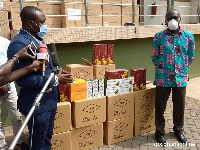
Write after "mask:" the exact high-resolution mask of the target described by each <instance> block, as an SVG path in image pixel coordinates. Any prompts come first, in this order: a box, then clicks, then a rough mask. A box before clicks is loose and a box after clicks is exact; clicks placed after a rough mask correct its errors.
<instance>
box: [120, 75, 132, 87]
mask: <svg viewBox="0 0 200 150" xmlns="http://www.w3.org/2000/svg"><path fill="white" fill-rule="evenodd" d="M133 84H134V77H128V78H123V79H121V80H120V86H121V87H126V86H132V87H133Z"/></svg>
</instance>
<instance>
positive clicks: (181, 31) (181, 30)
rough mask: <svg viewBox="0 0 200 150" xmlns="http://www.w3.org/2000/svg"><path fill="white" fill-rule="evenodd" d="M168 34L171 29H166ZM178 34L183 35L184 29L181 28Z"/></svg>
mask: <svg viewBox="0 0 200 150" xmlns="http://www.w3.org/2000/svg"><path fill="white" fill-rule="evenodd" d="M166 33H167V34H169V33H170V29H169V28H167V29H166ZM178 33H181V34H182V33H183V29H182V28H181V27H180V28H179V31H178Z"/></svg>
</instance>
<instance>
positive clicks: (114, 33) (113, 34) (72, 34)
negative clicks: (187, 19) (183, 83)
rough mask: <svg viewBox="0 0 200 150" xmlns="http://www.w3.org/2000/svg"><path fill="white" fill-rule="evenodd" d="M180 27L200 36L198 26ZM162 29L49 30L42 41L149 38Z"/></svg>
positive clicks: (163, 27)
mask: <svg viewBox="0 0 200 150" xmlns="http://www.w3.org/2000/svg"><path fill="white" fill-rule="evenodd" d="M181 27H182V28H183V29H187V30H188V31H190V32H192V33H193V34H200V24H181ZM164 29H166V26H164V25H148V26H115V27H114V26H113V27H79V28H78V27H76V28H60V29H53V28H52V29H51V28H50V29H49V31H48V33H47V35H46V36H45V37H44V40H45V42H46V43H47V44H49V43H72V42H89V41H104V40H118V39H133V38H149V37H153V36H154V35H155V33H156V32H159V31H161V30H164ZM18 32H19V31H17V30H14V31H11V37H14V36H15V35H16V34H17V33H18Z"/></svg>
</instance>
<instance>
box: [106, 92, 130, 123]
mask: <svg viewBox="0 0 200 150" xmlns="http://www.w3.org/2000/svg"><path fill="white" fill-rule="evenodd" d="M106 110H107V113H106V115H107V116H106V120H107V121H113V120H117V119H122V118H126V117H131V116H134V93H128V94H122V95H116V96H108V97H107V105H106Z"/></svg>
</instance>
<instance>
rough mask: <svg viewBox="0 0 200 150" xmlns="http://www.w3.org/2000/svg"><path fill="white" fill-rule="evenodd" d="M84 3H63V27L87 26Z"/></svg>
mask: <svg viewBox="0 0 200 150" xmlns="http://www.w3.org/2000/svg"><path fill="white" fill-rule="evenodd" d="M84 8H85V6H84V4H73V3H64V4H61V14H62V15H68V16H65V17H62V27H85V12H84Z"/></svg>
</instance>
